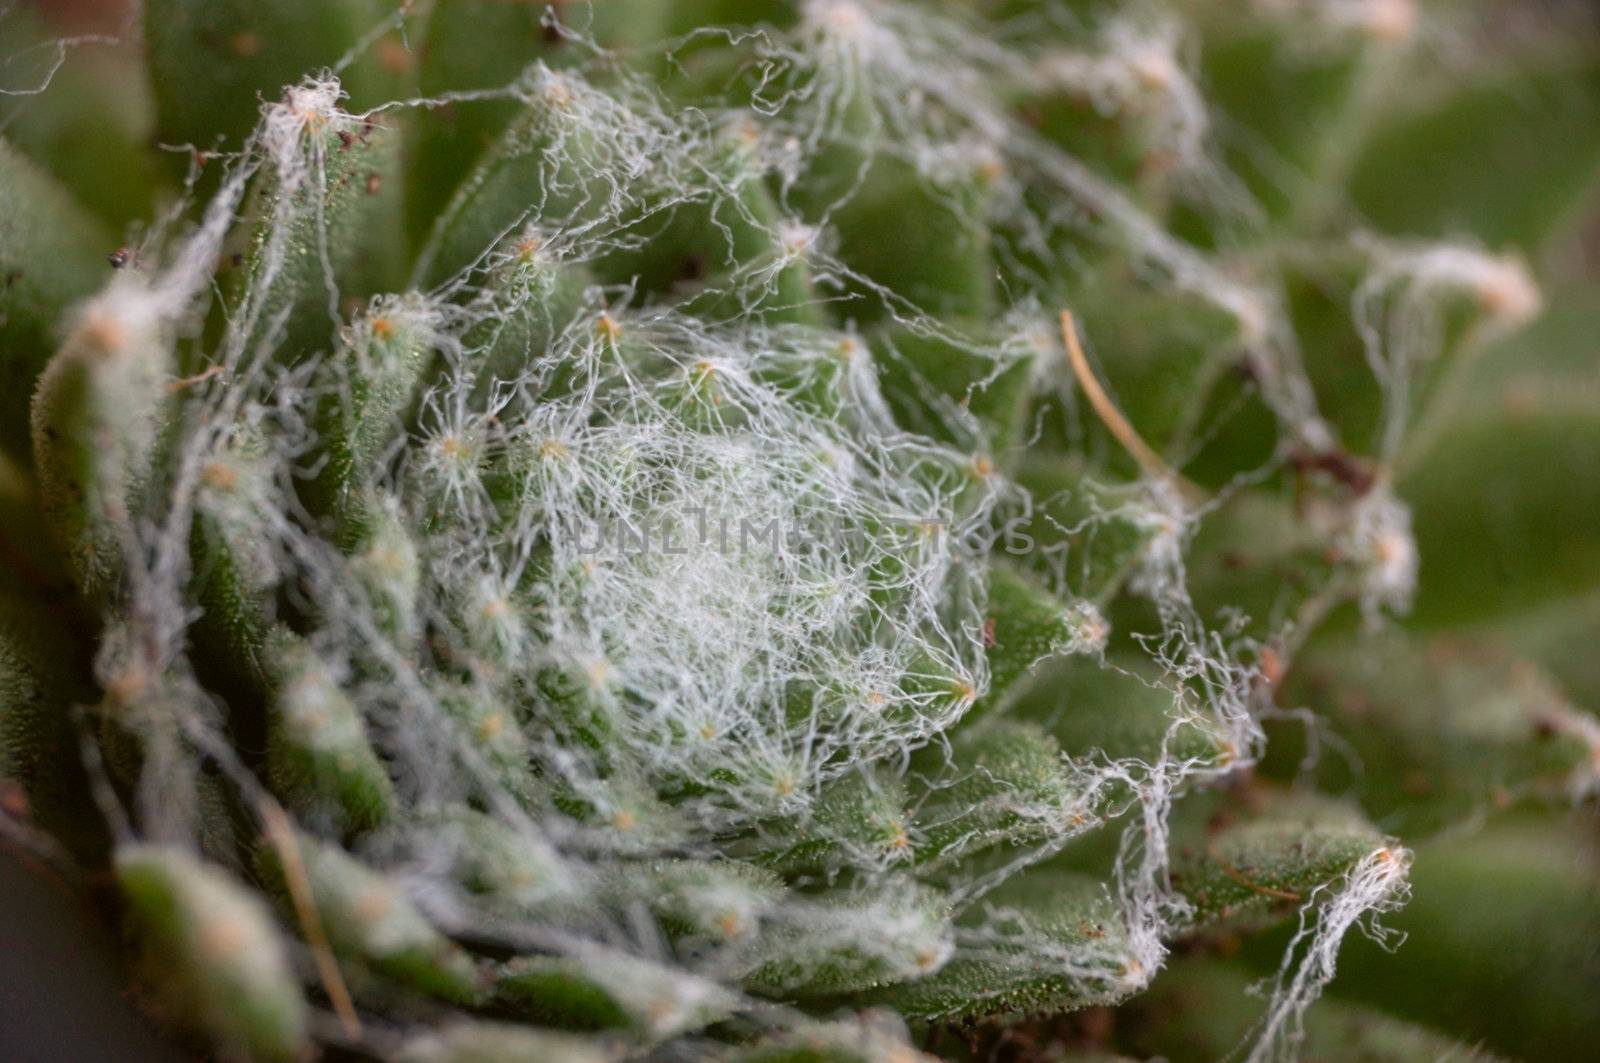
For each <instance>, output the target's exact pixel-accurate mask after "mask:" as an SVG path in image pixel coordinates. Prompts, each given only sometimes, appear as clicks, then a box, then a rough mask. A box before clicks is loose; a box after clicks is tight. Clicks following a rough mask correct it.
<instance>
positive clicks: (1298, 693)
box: [1285, 634, 1600, 838]
mask: <svg viewBox="0 0 1600 1063" xmlns="http://www.w3.org/2000/svg"><path fill="white" fill-rule="evenodd" d="M1285 700H1286V703H1289V704H1296V705H1298V704H1305V705H1308V706H1309V707H1310V708H1312V709H1313V710H1314V711H1316V712H1317V714H1318V715H1319V716H1320V717H1321V718H1322V719H1323V720H1324V721H1326V723H1327V726H1328V729H1329V737H1330V738H1332V739H1333V740H1334V741H1332V742H1330V743H1328V745H1327V747H1326V748H1325V749H1324V750H1323V752H1322V756H1321V763H1320V764H1319V767H1318V777H1319V779H1320V780H1321V782H1322V785H1323V787H1324V788H1325V789H1328V790H1332V791H1343V790H1347V789H1352V790H1354V791H1355V793H1356V794H1357V795H1359V797H1360V800H1361V803H1362V806H1363V807H1364V808H1366V809H1367V811H1368V812H1369V813H1370V814H1371V815H1372V816H1373V818H1374V819H1376V820H1377V821H1378V822H1380V823H1383V824H1384V825H1385V826H1386V827H1389V828H1390V829H1393V830H1395V831H1397V832H1399V833H1401V834H1402V835H1404V836H1406V837H1408V838H1421V837H1426V836H1428V835H1430V834H1432V833H1433V832H1435V831H1437V830H1439V829H1441V828H1444V827H1448V826H1450V825H1452V824H1453V823H1459V822H1462V821H1467V820H1470V819H1471V818H1472V817H1473V816H1475V815H1477V814H1480V813H1482V812H1484V811H1486V810H1488V809H1490V808H1492V807H1494V806H1497V805H1504V804H1507V803H1509V802H1512V801H1514V800H1516V799H1519V798H1521V797H1523V796H1526V795H1528V794H1530V793H1533V794H1542V795H1544V796H1546V797H1554V798H1555V799H1556V800H1557V801H1561V802H1564V801H1565V800H1566V797H1567V794H1568V791H1569V790H1570V789H1572V788H1573V787H1574V785H1575V783H1576V782H1580V781H1581V780H1582V779H1585V778H1587V777H1588V776H1590V775H1592V774H1593V773H1594V771H1595V760H1594V758H1595V757H1596V756H1597V755H1600V721H1595V720H1594V719H1593V717H1588V716H1587V715H1586V714H1584V713H1582V712H1580V711H1579V710H1578V709H1576V708H1574V707H1573V706H1572V704H1571V703H1570V702H1569V701H1568V700H1567V698H1566V696H1565V695H1564V694H1563V693H1562V692H1561V691H1560V689H1559V688H1557V687H1556V686H1555V685H1554V684H1553V683H1551V682H1550V680H1549V678H1548V677H1547V676H1546V675H1544V674H1543V673H1542V672H1541V671H1540V670H1539V669H1538V667H1537V666H1535V665H1534V664H1532V663H1531V662H1529V661H1525V660H1520V659H1518V658H1516V657H1514V656H1512V655H1511V654H1509V653H1507V652H1506V651H1505V649H1504V648H1503V647H1502V646H1497V645H1495V644H1494V643H1488V642H1483V641H1477V640H1469V639H1460V638H1443V637H1441V638H1434V639H1431V640H1427V641H1424V640H1422V639H1419V638H1407V637H1405V636H1402V635H1399V634H1395V635H1393V636H1391V637H1386V638H1381V639H1380V638H1367V639H1361V640H1357V641H1346V642H1344V643H1342V644H1334V645H1331V646H1327V647H1323V648H1319V649H1316V650H1314V651H1312V652H1309V653H1308V654H1307V655H1305V656H1304V657H1302V658H1301V659H1300V660H1297V661H1296V662H1295V667H1294V671H1293V673H1292V675H1291V681H1290V683H1289V686H1288V690H1287V692H1286V694H1285ZM1586 720H1587V721H1588V722H1587V723H1586V722H1585V721H1586Z"/></svg>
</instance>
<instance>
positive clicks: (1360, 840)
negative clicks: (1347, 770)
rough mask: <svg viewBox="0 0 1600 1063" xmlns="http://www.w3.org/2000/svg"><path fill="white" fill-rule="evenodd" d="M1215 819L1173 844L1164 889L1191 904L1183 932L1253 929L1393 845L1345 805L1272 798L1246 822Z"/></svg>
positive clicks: (1222, 817) (1223, 817)
mask: <svg viewBox="0 0 1600 1063" xmlns="http://www.w3.org/2000/svg"><path fill="white" fill-rule="evenodd" d="M1230 816H1231V813H1229V812H1227V811H1226V810H1224V811H1223V812H1222V814H1221V815H1220V816H1219V817H1218V818H1217V819H1214V820H1213V821H1212V822H1211V823H1208V824H1207V825H1206V827H1205V835H1206V837H1205V838H1204V839H1203V840H1202V839H1200V838H1198V837H1193V836H1192V835H1193V833H1194V832H1193V831H1192V830H1191V831H1184V832H1181V833H1179V835H1178V837H1177V838H1176V839H1175V846H1174V848H1175V852H1174V857H1173V868H1172V884H1173V887H1174V888H1175V889H1176V890H1177V891H1178V892H1179V893H1180V894H1182V895H1183V896H1184V898H1185V899H1187V900H1188V901H1189V903H1190V904H1191V905H1192V906H1193V913H1192V915H1191V920H1190V928H1191V929H1195V928H1207V927H1214V926H1217V925H1223V926H1244V927H1250V926H1259V925H1262V924H1270V923H1272V922H1275V921H1276V920H1277V919H1279V918H1282V917H1283V916H1285V915H1287V914H1288V913H1289V912H1291V911H1293V910H1294V909H1295V908H1296V907H1298V906H1299V905H1301V904H1303V903H1304V902H1305V901H1306V900H1307V899H1308V898H1309V896H1310V894H1311V893H1312V891H1314V890H1315V889H1316V888H1317V887H1319V886H1325V885H1328V884H1330V883H1333V882H1335V881H1337V880H1338V879H1339V877H1340V876H1341V875H1343V874H1344V873H1345V872H1347V871H1349V870H1350V869H1351V868H1353V867H1354V866H1355V865H1356V864H1357V863H1359V862H1360V861H1361V860H1362V858H1364V857H1366V856H1368V855H1370V854H1372V853H1373V852H1375V851H1378V850H1380V849H1385V848H1388V847H1391V846H1393V845H1394V843H1393V841H1392V840H1390V839H1387V838H1385V837H1384V836H1383V834H1382V833H1380V832H1379V831H1378V830H1377V829H1376V828H1374V827H1373V826H1372V825H1371V824H1370V823H1368V822H1367V821H1366V820H1365V819H1363V818H1362V816H1361V814H1360V812H1359V811H1357V810H1355V809H1353V808H1351V807H1350V806H1347V805H1343V804H1337V803H1334V802H1332V801H1328V800H1326V799H1321V798H1312V797H1308V796H1295V797H1287V796H1274V797H1273V798H1272V799H1271V801H1270V804H1269V805H1268V806H1267V807H1266V808H1264V809H1262V810H1261V811H1259V812H1255V813H1252V814H1250V815H1248V816H1247V817H1246V818H1243V819H1240V820H1236V821H1234V822H1228V818H1229V817H1230Z"/></svg>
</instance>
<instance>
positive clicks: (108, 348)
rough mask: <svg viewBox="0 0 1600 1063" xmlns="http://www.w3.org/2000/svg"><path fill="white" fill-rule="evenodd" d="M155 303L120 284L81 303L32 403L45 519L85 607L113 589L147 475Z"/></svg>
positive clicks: (165, 349)
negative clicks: (81, 306)
mask: <svg viewBox="0 0 1600 1063" xmlns="http://www.w3.org/2000/svg"><path fill="white" fill-rule="evenodd" d="M154 299H155V296H154V295H153V294H152V293H149V292H146V291H144V290H143V288H142V286H141V284H140V282H139V281H138V280H137V278H129V280H128V282H127V283H126V284H123V285H119V286H113V287H112V288H111V289H109V290H108V291H107V292H105V293H104V294H102V295H101V296H100V297H99V298H97V299H96V300H95V301H94V302H93V303H91V304H89V305H88V306H87V307H86V308H85V309H84V311H83V313H82V314H81V316H80V317H79V318H78V321H77V323H76V325H75V326H74V328H73V330H72V332H71V333H70V334H69V335H68V337H67V339H66V342H65V343H64V344H63V345H62V347H61V349H60V350H59V351H57V352H56V354H55V356H54V357H53V358H52V359H51V360H50V364H49V365H48V366H47V367H46V368H45V371H44V373H43V375H42V376H41V377H40V379H39V387H38V390H37V391H36V392H35V393H34V397H33V407H32V427H33V453H34V462H35V465H36V467H37V471H38V477H39V493H40V496H41V498H42V501H43V509H44V513H45V517H46V519H47V520H48V521H49V522H50V525H51V528H52V529H53V531H54V533H55V538H56V543H57V545H58V546H59V548H60V549H61V551H62V554H63V556H64V557H65V558H66V560H67V563H68V565H69V566H70V567H71V569H72V571H73V574H74V576H75V577H76V579H77V583H78V587H79V589H80V590H81V591H82V592H83V593H84V595H85V596H86V597H87V598H89V599H90V600H92V601H100V600H103V599H105V598H107V597H109V596H111V595H112V594H113V593H114V592H115V590H116V583H117V581H118V580H119V579H120V578H121V573H122V551H123V547H124V546H125V545H126V544H128V543H130V542H132V541H133V536H134V521H135V517H136V515H137V514H138V513H139V510H140V506H141V504H142V501H143V495H144V493H145V491H146V489H147V488H148V486H149V482H150V480H151V479H152V477H153V476H154V475H155V467H154V466H155V462H156V458H157V453H156V451H157V444H158V440H159V435H160V431H161V427H162V423H163V421H164V419H165V417H166V416H167V408H168V383H169V377H170V374H171V372H172V349H171V340H170V338H169V337H168V336H167V335H166V325H165V322H163V321H162V320H161V316H160V311H159V310H158V309H157V308H156V307H154V306H152V305H151V303H152V301H153V300H154Z"/></svg>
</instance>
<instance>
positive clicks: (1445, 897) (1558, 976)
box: [1264, 816, 1600, 1059]
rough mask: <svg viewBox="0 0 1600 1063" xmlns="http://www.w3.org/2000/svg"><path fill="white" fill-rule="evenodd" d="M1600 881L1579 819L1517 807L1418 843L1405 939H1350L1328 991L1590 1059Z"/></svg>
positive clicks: (1548, 1054)
mask: <svg viewBox="0 0 1600 1063" xmlns="http://www.w3.org/2000/svg"><path fill="white" fill-rule="evenodd" d="M1574 826H1575V825H1574ZM1596 882H1600V878H1597V877H1596V874H1595V867H1594V863H1593V859H1592V856H1591V855H1590V854H1589V853H1588V851H1587V848H1586V845H1585V842H1584V838H1583V836H1582V834H1581V833H1580V832H1578V831H1576V830H1574V829H1572V827H1571V826H1563V825H1559V824H1552V823H1550V822H1548V821H1544V822H1541V821H1540V820H1538V819H1535V818H1533V817H1527V816H1518V817H1505V818H1500V819H1497V820H1494V821H1491V822H1490V823H1489V824H1488V825H1486V826H1485V827H1483V828H1482V829H1481V830H1478V831H1476V832H1454V833H1451V834H1449V835H1448V836H1441V837H1439V838H1438V839H1436V840H1434V841H1432V842H1429V843H1428V844H1426V845H1420V846H1418V847H1417V849H1416V856H1415V860H1414V861H1413V863H1412V866H1411V886H1412V896H1411V900H1410V902H1409V903H1408V904H1407V905H1406V907H1405V908H1404V909H1402V910H1401V911H1400V912H1398V913H1396V914H1394V915H1391V916H1389V917H1387V918H1386V920H1385V922H1386V923H1387V924H1388V925H1390V926H1392V927H1393V928H1394V929H1396V930H1398V931H1400V932H1402V933H1404V934H1405V935H1406V941H1405V944H1404V945H1402V946H1401V947H1400V948H1399V949H1398V950H1397V951H1395V952H1393V953H1390V952H1388V951H1386V950H1384V949H1382V948H1380V947H1379V946H1377V945H1376V944H1374V943H1372V942H1369V941H1365V940H1360V939H1356V940H1351V941H1349V942H1347V943H1346V946H1345V948H1344V949H1343V950H1342V951H1341V954H1340V956H1339V974H1338V977H1337V978H1336V979H1335V980H1334V982H1333V984H1332V986H1331V987H1330V992H1331V993H1332V994H1333V995H1334V996H1339V997H1346V998H1348V999H1350V1000H1353V1001H1359V1002H1361V1003H1365V1004H1369V1005H1371V1006H1373V1007H1378V1008H1382V1009H1384V1010H1386V1011H1388V1012H1390V1013H1391V1014H1394V1015H1397V1016H1401V1017H1404V1018H1407V1019H1411V1020H1414V1021H1418V1022H1423V1023H1428V1024H1430V1025H1433V1026H1436V1027H1438V1028H1439V1029H1447V1030H1450V1031H1451V1032H1452V1033H1454V1034H1455V1035H1456V1036H1459V1037H1462V1038H1464V1039H1470V1040H1474V1041H1478V1042H1480V1043H1481V1044H1483V1045H1484V1046H1485V1047H1487V1048H1489V1049H1491V1050H1494V1051H1497V1052H1503V1053H1505V1054H1507V1055H1510V1056H1513V1057H1515V1058H1521V1059H1578V1058H1582V1056H1583V1055H1584V1053H1585V1052H1587V1051H1588V1046H1589V1045H1591V1044H1594V1043H1595V1041H1596V1039H1597V1038H1600V1011H1597V1010H1596V1009H1595V1006H1594V1000H1595V992H1594V990H1595V986H1596V985H1600V952H1596V950H1595V948H1594V942H1595V941H1596V940H1600V891H1597V889H1596ZM1264 958H1265V959H1267V960H1268V961H1269V962H1270V960H1271V958H1270V957H1264Z"/></svg>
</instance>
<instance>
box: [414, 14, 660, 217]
mask: <svg viewBox="0 0 1600 1063" xmlns="http://www.w3.org/2000/svg"><path fill="white" fill-rule="evenodd" d="M675 6H676V5H673V4H662V3H657V2H655V0H606V2H605V3H600V4H589V5H573V6H570V7H568V8H565V9H563V8H562V7H561V6H559V5H557V6H554V7H552V6H548V5H542V4H531V3H530V4H523V3H507V2H506V0H448V2H446V3H437V4H434V5H432V10H431V12H430V14H429V16H428V24H427V30H426V41H427V43H426V45H425V47H424V48H423V49H422V60H421V66H420V69H419V71H418V77H419V80H420V82H421V91H422V93H423V95H425V96H428V97H440V96H443V95H445V94H446V93H460V92H472V91H481V90H493V89H505V88H509V87H510V86H512V85H513V84H515V83H516V81H517V78H518V77H519V76H520V75H521V74H522V72H523V71H524V70H525V69H526V68H527V67H528V66H529V65H530V64H532V63H534V62H535V61H537V62H542V63H545V64H547V65H549V66H550V67H552V68H560V67H563V66H569V65H574V64H582V63H583V62H584V61H585V60H588V59H591V58H592V53H591V52H590V51H589V49H588V48H587V47H586V46H585V44H584V43H583V42H582V40H572V39H569V38H568V37H567V36H566V34H568V33H571V34H575V35H577V36H578V37H580V38H587V39H592V40H593V41H594V43H595V44H597V45H599V46H600V47H601V48H605V49H615V50H620V51H621V52H623V53H627V52H629V50H630V49H632V48H634V47H636V46H637V45H639V44H642V43H645V42H647V41H650V40H652V39H654V38H655V37H656V36H657V35H659V33H660V23H661V20H662V19H663V18H664V17H666V15H667V13H668V12H669V11H670V10H671V9H672V8H673V7H675ZM552 19H553V20H554V23H553V24H552V22H551V21H550V20H552ZM519 110H520V104H519V103H518V101H517V100H516V99H514V98H512V97H510V96H504V97H493V98H488V99H476V100H452V101H450V102H448V103H445V104H442V105H440V106H437V107H433V108H430V109H429V110H428V111H426V112H424V113H421V114H419V115H418V116H417V117H416V120H415V123H414V125H415V129H416V135H415V141H414V144H413V146H412V147H411V149H410V151H409V152H408V154H409V156H410V159H409V163H408V177H407V182H406V189H407V195H406V218H407V228H408V230H409V231H410V232H411V233H412V235H413V236H414V237H418V238H420V237H422V236H424V235H426V232H427V229H428V227H429V226H430V225H431V224H432V223H433V220H434V218H435V217H436V216H437V215H438V213H439V211H440V209H441V208H442V207H443V206H444V205H445V204H446V203H448V202H449V200H450V197H451V195H452V194H453V193H454V192H455V190H456V189H457V187H459V185H460V184H461V181H462V179H463V178H464V177H465V176H466V175H467V174H468V172H470V170H471V169H472V167H473V165H474V164H475V163H477V162H478V160H479V159H480V158H481V157H482V156H483V155H484V154H485V153H486V152H487V151H488V150H490V149H491V148H492V147H493V146H494V143H495V141H496V140H497V139H498V138H499V137H500V135H501V133H502V132H504V130H505V128H506V127H507V126H508V125H509V124H510V123H511V122H512V120H513V119H514V118H515V117H516V115H517V113H518V111H519Z"/></svg>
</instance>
